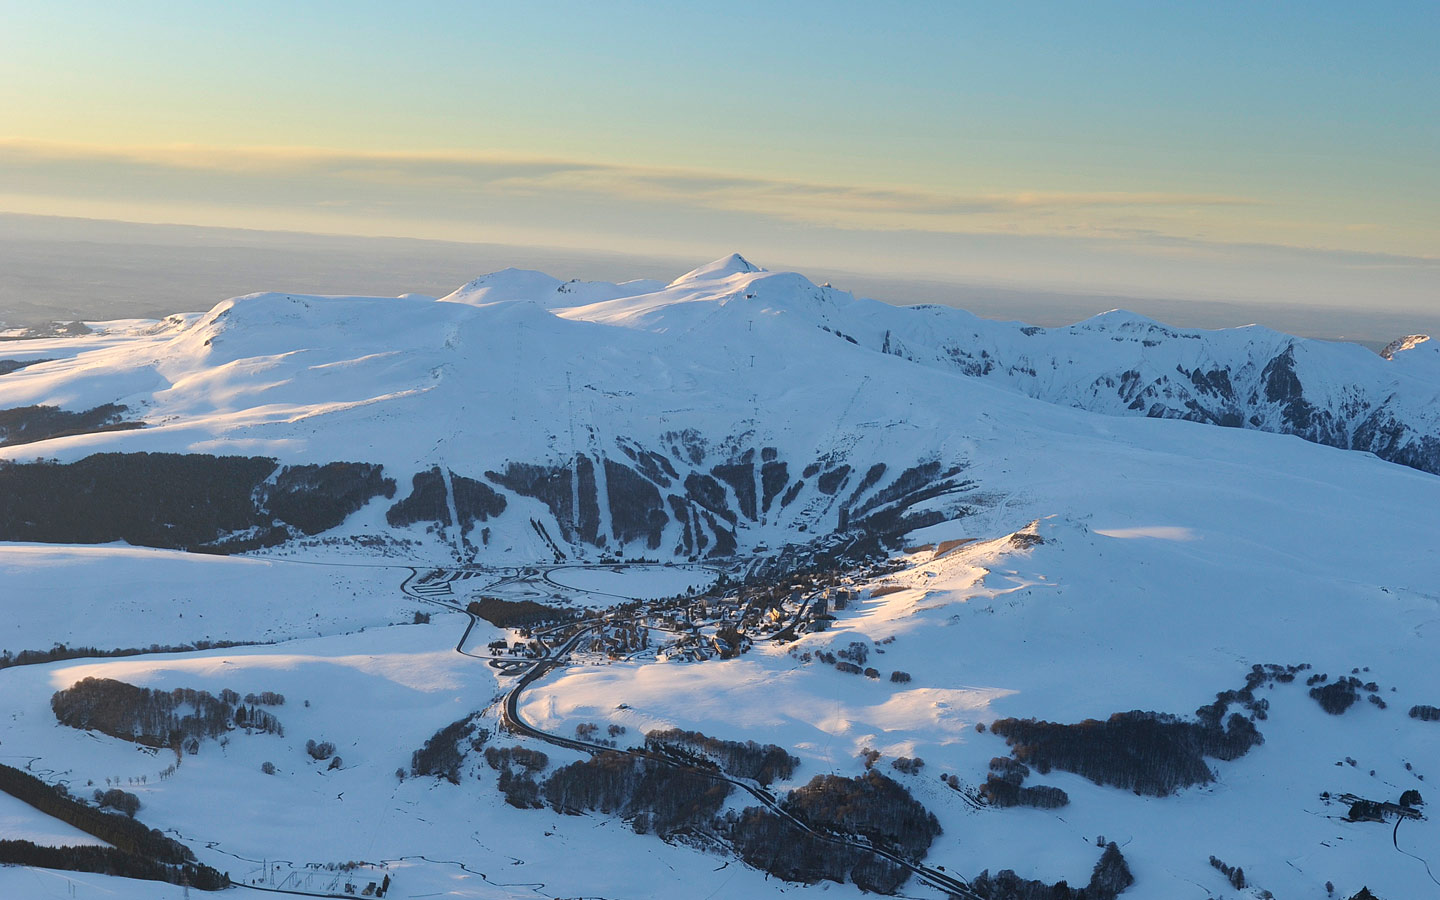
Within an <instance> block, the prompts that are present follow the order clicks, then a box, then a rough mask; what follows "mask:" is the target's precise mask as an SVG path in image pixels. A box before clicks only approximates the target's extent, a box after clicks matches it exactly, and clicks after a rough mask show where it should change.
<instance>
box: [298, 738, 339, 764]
mask: <svg viewBox="0 0 1440 900" xmlns="http://www.w3.org/2000/svg"><path fill="white" fill-rule="evenodd" d="M305 752H306V753H308V754H310V758H311V759H313V760H315V761H316V762H324V761H325V760H327V759H329V758H330V757H332V756H334V755H335V745H334V744H332V743H330V742H329V741H318V742H317V741H316V740H315V739H314V738H311V739H310V740H308V741H306V742H305Z"/></svg>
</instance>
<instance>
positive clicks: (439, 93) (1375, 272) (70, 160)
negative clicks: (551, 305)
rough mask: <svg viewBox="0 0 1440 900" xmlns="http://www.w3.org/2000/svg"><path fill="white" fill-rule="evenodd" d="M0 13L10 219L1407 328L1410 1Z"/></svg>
mask: <svg viewBox="0 0 1440 900" xmlns="http://www.w3.org/2000/svg"><path fill="white" fill-rule="evenodd" d="M4 7H5V9H4V17H5V22H6V26H5V29H4V30H3V32H0V109H3V110H5V113H4V114H3V115H0V210H3V211H14V212H30V213H37V212H39V213H53V214H58V215H82V216H92V217H99V218H119V219H128V220H135V221H177V222H186V223H189V224H199V225H206V224H214V225H235V226H241V227H262V228H263V227H268V228H279V229H294V230H305V231H325V232H341V233H355V234H396V235H410V236H420V237H441V238H449V239H458V240H490V241H496V240H499V241H506V242H512V243H524V244H549V245H556V246H573V247H588V248H595V249H605V250H623V251H626V252H632V253H647V252H651V253H662V252H663V253H666V254H669V255H674V254H677V253H679V254H694V255H697V256H700V257H703V256H705V255H706V254H707V253H709V255H719V253H720V252H723V251H727V250H730V249H741V250H744V251H746V252H749V253H754V254H756V255H760V256H769V257H772V258H780V259H784V260H787V261H789V260H793V261H794V262H796V263H797V264H804V263H812V264H827V263H832V262H833V261H835V260H836V259H842V258H843V259H844V260H845V261H846V262H847V263H849V264H850V265H851V267H852V268H863V269H868V270H871V271H876V272H884V271H895V270H897V269H903V270H905V271H915V272H920V273H923V274H925V275H927V276H934V277H946V278H954V279H971V280H983V281H989V282H995V283H1013V284H1035V285H1043V286H1047V287H1062V288H1066V289H1078V290H1087V289H1093V290H1128V291H1137V290H1138V291H1146V292H1151V293H1167V294H1168V295H1172V296H1196V297H1199V298H1203V297H1206V296H1214V297H1216V298H1224V299H1244V298H1246V297H1253V298H1261V299H1270V300H1282V301H1283V300H1294V301H1297V302H1298V301H1300V300H1303V299H1306V298H1312V297H1313V294H1314V293H1315V290H1316V288H1315V285H1316V284H1319V285H1321V286H1329V287H1331V288H1333V291H1332V293H1333V295H1334V296H1333V297H1326V298H1322V299H1324V300H1325V302H1334V303H1340V302H1344V298H1345V297H1346V296H1357V297H1358V296H1359V295H1361V294H1364V295H1365V296H1364V302H1370V303H1379V304H1390V305H1396V304H1400V305H1404V304H1417V303H1420V304H1423V303H1426V302H1429V303H1432V304H1433V303H1434V298H1435V295H1436V291H1435V288H1436V286H1437V272H1440V259H1437V258H1440V249H1437V248H1440V175H1437V171H1440V165H1437V163H1440V52H1437V50H1436V48H1437V47H1440V4H1436V3H1433V2H1427V3H1376V4H1355V3H1330V2H1309V3H1207V4H1158V3H1153V2H1152V3H1084V4H1076V3H1016V4H989V3H974V4H968V3H942V4H924V3H912V4H906V5H903V6H899V7H894V6H890V7H889V8H887V5H882V4H874V3H863V4H862V3H837V2H831V3H808V2H804V3H786V4H773V3H765V4H762V3H749V2H733V3H727V4H724V5H701V4H658V3H620V2H615V3H605V4H580V3H576V4H553V3H550V4H547V3H526V4H515V5H500V4H495V5H490V4H476V3H463V4H462V3H413V4H405V5H400V4H390V3H366V2H349V3H294V2H291V3H271V2H250V3H246V4H212V3H188V4H186V3H144V2H132V3H127V4H101V3H63V2H59V3H52V4H44V5H42V4H34V3H20V2H9V3H5V4H4ZM752 241H759V242H763V246H759V247H757V246H754V244H753V243H752ZM997 242H999V243H1001V244H1004V246H1005V247H1006V250H1005V251H1004V252H1003V253H994V252H991V250H992V248H993V247H995V246H996V244H997ZM712 250H713V251H714V252H713V253H711V252H710V251H712ZM1427 298H1428V299H1427ZM1357 302H1359V301H1358V300H1357Z"/></svg>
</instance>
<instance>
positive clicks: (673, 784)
mask: <svg viewBox="0 0 1440 900" xmlns="http://www.w3.org/2000/svg"><path fill="white" fill-rule="evenodd" d="M730 790H731V786H730V784H729V783H728V782H726V781H723V780H720V779H716V778H713V777H709V776H706V775H705V774H703V773H701V772H697V771H695V770H693V769H687V768H681V767H677V766H672V765H668V764H666V763H662V762H660V761H658V760H654V759H648V758H643V757H641V758H637V757H633V756H630V755H629V754H626V753H619V752H613V751H604V752H601V753H597V754H596V755H595V756H593V757H591V758H590V759H588V760H584V761H583V762H576V763H571V764H570V765H568V766H564V767H562V768H560V769H557V770H556V771H555V772H554V773H552V774H551V775H550V777H549V778H547V779H545V783H544V785H543V793H544V797H545V800H546V802H547V803H549V804H550V806H551V807H553V808H554V809H555V810H557V811H559V812H563V813H569V814H572V815H573V814H578V813H580V812H582V811H585V810H595V811H599V812H603V813H608V814H610V815H619V816H622V817H624V818H626V819H629V820H631V822H632V823H633V824H634V825H635V826H637V830H640V831H646V832H651V831H653V832H654V833H656V834H658V835H660V836H661V837H669V836H671V835H674V834H677V833H681V832H691V831H697V830H702V829H704V828H705V827H706V826H708V825H709V824H710V823H711V821H712V820H713V819H714V818H715V815H716V813H718V812H719V811H720V807H721V806H722V805H723V804H724V802H725V798H726V797H727V796H729V794H730Z"/></svg>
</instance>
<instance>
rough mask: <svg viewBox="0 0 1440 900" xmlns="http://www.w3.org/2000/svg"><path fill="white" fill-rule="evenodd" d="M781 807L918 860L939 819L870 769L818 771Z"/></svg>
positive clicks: (819, 825) (820, 826) (817, 825)
mask: <svg viewBox="0 0 1440 900" xmlns="http://www.w3.org/2000/svg"><path fill="white" fill-rule="evenodd" d="M783 805H784V808H785V811H786V812H788V813H790V814H791V815H793V816H795V817H796V818H797V819H800V820H801V821H803V822H805V823H806V824H808V825H809V826H810V827H811V828H814V829H816V830H818V831H828V832H831V833H838V834H858V835H862V836H864V837H866V838H868V839H869V840H870V842H871V843H872V844H874V845H876V846H879V847H885V848H887V849H889V850H892V851H894V852H897V853H902V854H904V855H906V856H909V857H911V858H913V859H922V858H924V856H925V853H926V851H927V850H929V849H930V844H931V842H932V841H933V840H934V839H935V836H936V835H938V834H939V833H940V822H939V821H938V820H937V819H936V818H935V816H934V814H932V813H931V812H930V811H929V810H927V809H925V807H924V806H922V805H920V804H919V803H918V802H916V800H915V799H914V798H913V797H911V796H910V792H909V791H907V790H905V788H903V787H901V786H900V784H899V783H897V782H895V781H894V780H892V779H890V778H887V777H886V776H884V775H882V774H880V772H879V771H877V770H875V769H870V770H869V771H867V772H865V774H863V775H858V776H856V777H854V778H843V777H841V776H839V775H816V776H815V777H814V778H812V779H811V780H810V783H809V784H807V785H805V786H803V787H800V788H796V789H795V790H793V791H791V792H790V794H789V795H788V796H787V797H786V798H785V801H784V804H783Z"/></svg>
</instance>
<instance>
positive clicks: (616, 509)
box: [605, 457, 670, 550]
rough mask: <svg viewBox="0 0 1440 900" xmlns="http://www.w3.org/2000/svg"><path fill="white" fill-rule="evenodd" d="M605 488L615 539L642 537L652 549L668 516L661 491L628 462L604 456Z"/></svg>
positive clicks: (635, 539) (662, 530) (655, 547)
mask: <svg viewBox="0 0 1440 900" xmlns="http://www.w3.org/2000/svg"><path fill="white" fill-rule="evenodd" d="M605 492H606V494H607V495H609V500H610V525H611V531H612V533H613V534H614V536H615V539H616V540H618V541H622V542H625V543H628V542H630V541H637V540H640V539H642V538H643V539H644V540H645V546H646V547H648V548H650V549H651V550H655V549H658V548H659V546H660V535H661V534H662V533H663V532H664V530H665V525H666V524H667V523H668V522H669V521H670V517H669V516H667V515H665V508H664V506H663V505H662V504H661V502H660V491H659V489H657V488H656V487H655V485H654V484H651V483H650V482H649V481H648V480H646V479H645V477H644V476H642V475H640V474H639V473H637V472H636V471H635V470H634V469H632V468H630V467H629V466H626V465H622V464H620V463H618V462H615V461H614V460H612V459H610V458H609V457H606V458H605Z"/></svg>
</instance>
